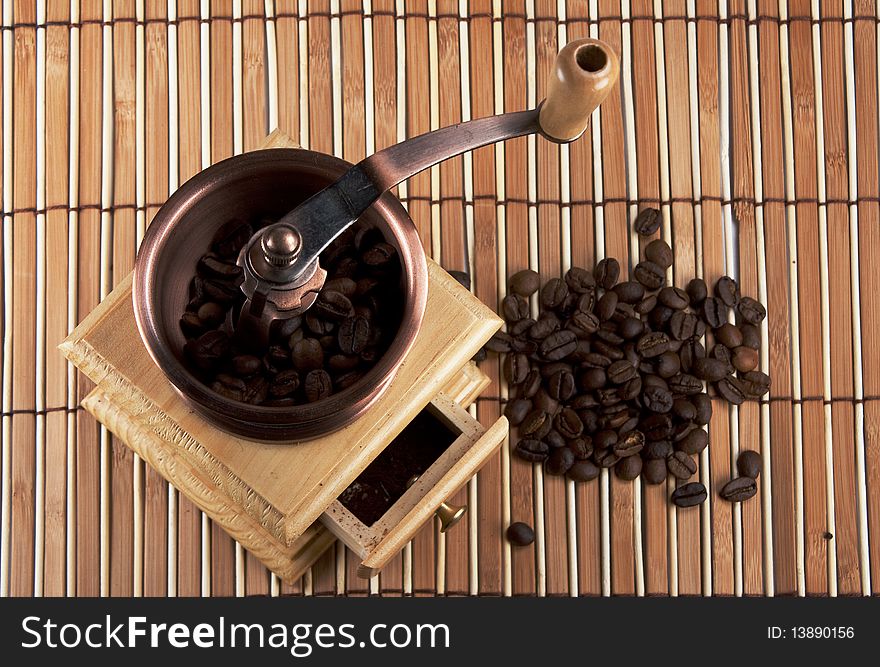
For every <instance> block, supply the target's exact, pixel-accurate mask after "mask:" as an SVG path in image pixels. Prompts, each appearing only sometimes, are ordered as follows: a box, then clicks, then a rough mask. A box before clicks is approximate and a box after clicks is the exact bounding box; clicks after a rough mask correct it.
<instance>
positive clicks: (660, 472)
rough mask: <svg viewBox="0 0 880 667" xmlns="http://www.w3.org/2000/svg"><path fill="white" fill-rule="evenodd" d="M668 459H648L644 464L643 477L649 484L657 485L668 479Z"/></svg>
mask: <svg viewBox="0 0 880 667" xmlns="http://www.w3.org/2000/svg"><path fill="white" fill-rule="evenodd" d="M666 472H667V471H666V461H665V460H663V459H647V460H645V461H644V463H643V466H642V479H644V480H645V482H646V483H647V484H651V485H656V484H662V483H663V482H665V481H666Z"/></svg>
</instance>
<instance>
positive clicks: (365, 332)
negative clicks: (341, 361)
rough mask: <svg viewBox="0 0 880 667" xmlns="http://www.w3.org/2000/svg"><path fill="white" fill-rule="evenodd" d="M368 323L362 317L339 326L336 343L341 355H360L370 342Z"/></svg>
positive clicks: (354, 318) (348, 320)
mask: <svg viewBox="0 0 880 667" xmlns="http://www.w3.org/2000/svg"><path fill="white" fill-rule="evenodd" d="M371 333H372V332H371V330H370V323H369V321H368V320H367V319H365V318H363V317H353V318H351V319H347V320H345V321H344V322H343V323H342V324H340V325H339V332H338V334H337V337H336V339H337V342H338V344H339V349H340V350H341V351H342V353H343V354H360V353H361V352H363V350H364V348H365V347H367V343H368V342H369V340H370V334H371Z"/></svg>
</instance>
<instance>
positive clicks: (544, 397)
mask: <svg viewBox="0 0 880 667" xmlns="http://www.w3.org/2000/svg"><path fill="white" fill-rule="evenodd" d="M532 403H534V405H535V408H537V409H538V410H543V411H544V412H546V413H547V414H548V415H550V416H551V417H552V416H554V415H555V414H556V413H557V412H559V401H557V400H556V399H555V398H553V397H552V396H551V395H550V394H548V393H547V392H546V391H545V390H544V389H539V390H538V393H536V394H535V396H534V398H533V399H532Z"/></svg>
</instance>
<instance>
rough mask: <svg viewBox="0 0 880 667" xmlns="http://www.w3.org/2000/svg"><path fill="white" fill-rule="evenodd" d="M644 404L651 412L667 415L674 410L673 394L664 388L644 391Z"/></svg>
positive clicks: (647, 388) (652, 387) (651, 387)
mask: <svg viewBox="0 0 880 667" xmlns="http://www.w3.org/2000/svg"><path fill="white" fill-rule="evenodd" d="M642 404H643V405H644V406H645V407H646V408H647V409H648V410H650V411H651V412H658V413H666V412H669V411H670V410H671V409H672V394H671V393H670V392H669V391H668V390H666V389H663V388H662V387H654V386H648V387H645V388H643V389H642Z"/></svg>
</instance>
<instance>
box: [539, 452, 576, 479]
mask: <svg viewBox="0 0 880 667" xmlns="http://www.w3.org/2000/svg"><path fill="white" fill-rule="evenodd" d="M572 465H574V454H572V452H571V450H570V449H568V448H567V447H560V448H559V449H554V450H553V451H552V452H550V456H549V457H548V458H547V464H546V465H545V466H544V469H545V470H546V471H547V472H548V473H549V474H551V475H564V474H565V473H566V472H568V469H569V468H571V466H572Z"/></svg>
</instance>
